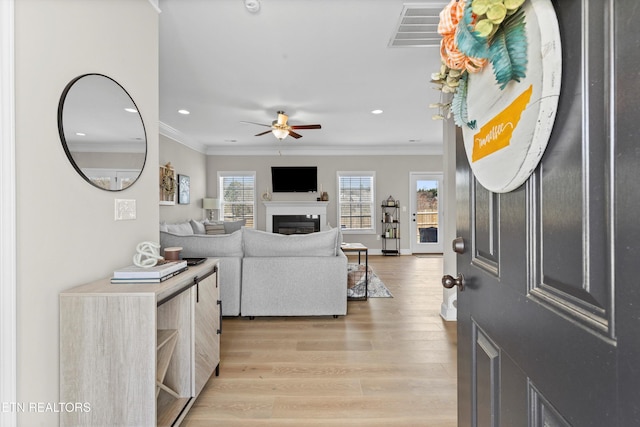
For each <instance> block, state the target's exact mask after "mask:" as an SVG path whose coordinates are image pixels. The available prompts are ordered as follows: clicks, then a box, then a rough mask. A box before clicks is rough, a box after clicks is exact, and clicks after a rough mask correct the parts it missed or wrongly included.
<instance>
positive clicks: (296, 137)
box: [289, 130, 302, 139]
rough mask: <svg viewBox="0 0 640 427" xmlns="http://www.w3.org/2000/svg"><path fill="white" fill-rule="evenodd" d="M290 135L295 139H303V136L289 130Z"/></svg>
mask: <svg viewBox="0 0 640 427" xmlns="http://www.w3.org/2000/svg"><path fill="white" fill-rule="evenodd" d="M289 135H290V136H292V137H293V138H295V139H298V138H302V135H300V134H299V133H295V132H294V131H292V130H289Z"/></svg>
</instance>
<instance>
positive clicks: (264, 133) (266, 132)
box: [254, 130, 271, 136]
mask: <svg viewBox="0 0 640 427" xmlns="http://www.w3.org/2000/svg"><path fill="white" fill-rule="evenodd" d="M268 133H271V131H270V130H266V131H264V132H260V133H257V134H255V135H254V136H260V135H266V134H268Z"/></svg>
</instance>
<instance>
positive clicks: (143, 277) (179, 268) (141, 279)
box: [111, 260, 187, 283]
mask: <svg viewBox="0 0 640 427" xmlns="http://www.w3.org/2000/svg"><path fill="white" fill-rule="evenodd" d="M186 269H187V261H185V260H181V261H168V262H164V263H162V264H160V263H158V264H157V265H155V266H153V267H149V268H143V267H138V266H136V265H130V266H128V267H124V268H121V269H119V270H116V271H114V272H113V277H112V278H111V283H160V282H164V281H165V280H167V279H169V278H171V277H173V276H175V275H177V274H180V273H182V272H183V271H185V270H186Z"/></svg>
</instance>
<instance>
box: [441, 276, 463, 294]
mask: <svg viewBox="0 0 640 427" xmlns="http://www.w3.org/2000/svg"><path fill="white" fill-rule="evenodd" d="M442 286H444V287H445V288H447V289H451V288H453V287H454V286H457V287H458V289H459V290H460V292H462V291H464V276H463V275H462V273H459V274H458V277H456V278H455V279H454V278H453V277H451V276H450V275H448V274H446V275H444V276H442Z"/></svg>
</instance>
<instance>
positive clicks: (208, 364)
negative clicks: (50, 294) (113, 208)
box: [60, 259, 222, 427]
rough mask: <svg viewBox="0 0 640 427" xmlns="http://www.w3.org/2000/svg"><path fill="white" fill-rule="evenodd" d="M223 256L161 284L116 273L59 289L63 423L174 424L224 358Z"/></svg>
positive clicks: (177, 422) (181, 416) (61, 414)
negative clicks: (71, 407)
mask: <svg viewBox="0 0 640 427" xmlns="http://www.w3.org/2000/svg"><path fill="white" fill-rule="evenodd" d="M217 271H218V261H217V260H215V259H208V260H206V261H205V262H204V263H202V264H200V265H196V266H192V267H189V269H188V270H187V271H185V272H183V273H180V274H179V275H177V276H175V277H173V278H171V279H168V280H167V281H166V282H162V283H158V284H112V283H110V279H104V280H99V281H97V282H93V283H89V284H86V285H82V286H78V287H75V288H72V289H69V290H67V291H65V292H62V293H61V294H60V401H61V402H82V403H84V404H85V407H84V408H85V409H90V410H84V411H74V412H61V413H60V425H61V426H102V425H105V426H106V425H118V426H136V427H139V426H156V425H158V426H165V425H166V426H171V425H177V424H179V423H180V422H181V421H182V418H184V416H185V415H186V413H187V411H188V410H189V408H190V407H191V405H192V404H193V402H194V400H195V398H196V397H197V396H198V394H199V393H200V391H201V390H202V388H203V386H204V384H205V383H206V382H207V380H208V379H209V378H210V376H211V375H212V373H213V372H214V371H215V372H216V374H217V373H218V367H219V363H220V335H219V334H220V332H221V318H222V316H221V306H220V291H219V288H218V279H217Z"/></svg>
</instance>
